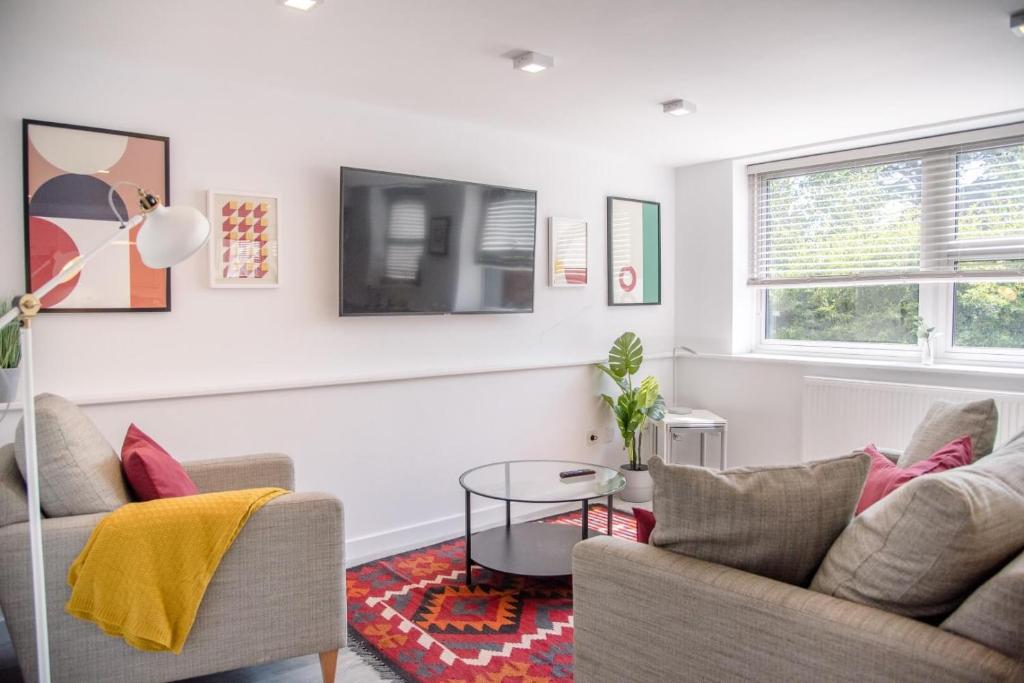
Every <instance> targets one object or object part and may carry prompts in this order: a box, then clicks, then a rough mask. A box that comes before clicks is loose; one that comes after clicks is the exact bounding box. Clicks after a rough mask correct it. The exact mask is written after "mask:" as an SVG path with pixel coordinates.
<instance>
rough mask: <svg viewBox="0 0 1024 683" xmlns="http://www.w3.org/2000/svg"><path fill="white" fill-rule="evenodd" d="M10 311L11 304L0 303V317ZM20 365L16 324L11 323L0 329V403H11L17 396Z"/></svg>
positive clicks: (19, 344)
mask: <svg viewBox="0 0 1024 683" xmlns="http://www.w3.org/2000/svg"><path fill="white" fill-rule="evenodd" d="M9 310H11V304H10V303H7V302H0V316H3V315H4V314H5V313H7V311H9ZM20 365H21V342H20V340H19V338H18V323H17V322H13V323H10V324H9V325H5V326H4V327H3V328H0V403H9V402H10V401H13V400H14V398H15V396H17V394H18V378H19V377H20V376H21V375H20V367H19V366H20Z"/></svg>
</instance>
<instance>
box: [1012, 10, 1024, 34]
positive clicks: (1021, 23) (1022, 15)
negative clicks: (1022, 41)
mask: <svg viewBox="0 0 1024 683" xmlns="http://www.w3.org/2000/svg"><path fill="white" fill-rule="evenodd" d="M1010 30H1011V31H1013V33H1014V35H1017V36H1020V37H1021V38H1024V9H1022V10H1021V11H1019V12H1014V13H1013V14H1011V15H1010Z"/></svg>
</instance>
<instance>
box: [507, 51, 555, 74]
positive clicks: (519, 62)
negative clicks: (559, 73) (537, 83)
mask: <svg viewBox="0 0 1024 683" xmlns="http://www.w3.org/2000/svg"><path fill="white" fill-rule="evenodd" d="M554 65H555V58H554V57H548V56H547V55H542V54H541V53H539V52H524V53H523V54H521V55H519V56H518V57H516V58H514V59H513V60H512V68H513V69H519V70H520V71H526V72H527V73H531V74H535V73H537V72H538V71H543V70H544V69H550V68H551V67H553V66H554Z"/></svg>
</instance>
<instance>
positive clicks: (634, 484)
mask: <svg viewBox="0 0 1024 683" xmlns="http://www.w3.org/2000/svg"><path fill="white" fill-rule="evenodd" d="M641 467H643V469H642V470H631V469H629V467H628V466H627V465H622V466H621V467H619V472H620V473H621V474H622V476H623V477H625V478H626V488H624V489H622V490H621V491H619V498H620V499H622V500H624V501H626V502H627V503H646V502H648V501H650V500H651V498H653V497H654V481H653V480H652V479H651V472H650V470H648V469H647V465H641Z"/></svg>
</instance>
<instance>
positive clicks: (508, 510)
mask: <svg viewBox="0 0 1024 683" xmlns="http://www.w3.org/2000/svg"><path fill="white" fill-rule="evenodd" d="M505 528H506V529H511V528H512V501H510V500H506V501H505Z"/></svg>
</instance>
